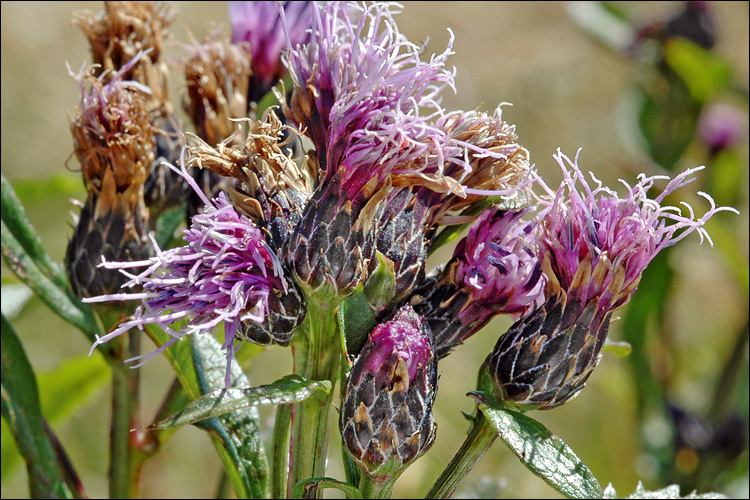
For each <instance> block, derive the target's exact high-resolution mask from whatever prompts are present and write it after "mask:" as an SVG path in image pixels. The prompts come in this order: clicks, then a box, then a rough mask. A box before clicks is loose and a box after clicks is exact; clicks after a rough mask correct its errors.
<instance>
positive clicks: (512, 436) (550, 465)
mask: <svg viewBox="0 0 750 500" xmlns="http://www.w3.org/2000/svg"><path fill="white" fill-rule="evenodd" d="M473 395H474V396H475V397H476V398H477V406H478V407H479V409H480V410H481V411H482V413H484V416H485V417H486V418H487V420H488V421H489V422H490V423H491V424H492V426H493V427H494V428H495V430H496V431H497V433H498V435H499V436H500V438H501V439H502V440H503V441H504V442H505V444H507V445H508V447H509V448H510V449H511V450H512V451H513V453H515V454H516V456H517V457H518V458H519V459H520V460H521V462H522V463H523V464H524V465H525V466H526V467H527V468H528V469H529V470H530V471H531V472H533V473H534V474H536V475H537V476H539V477H541V478H542V479H544V481H545V482H546V483H547V484H549V485H550V486H552V487H553V488H554V489H556V490H557V491H559V492H560V493H562V494H563V495H565V496H567V497H568V498H599V497H601V495H602V487H601V485H600V484H599V482H598V481H597V480H596V478H595V477H594V475H593V474H592V473H591V471H590V470H589V468H588V467H586V466H585V465H584V464H583V462H582V461H581V459H580V458H578V456H577V455H576V454H575V453H573V450H571V449H570V447H568V445H566V444H565V443H564V442H563V440H562V439H560V438H559V437H557V436H555V435H554V434H552V433H551V432H550V431H549V430H548V429H547V428H546V427H544V426H543V425H542V424H541V423H539V422H537V421H536V420H534V419H533V418H531V417H528V416H526V415H524V414H522V413H519V412H515V411H511V410H508V409H505V408H503V407H502V406H501V405H500V404H499V403H497V401H495V400H494V399H493V398H492V397H491V396H489V395H488V394H485V393H480V392H477V393H473Z"/></svg>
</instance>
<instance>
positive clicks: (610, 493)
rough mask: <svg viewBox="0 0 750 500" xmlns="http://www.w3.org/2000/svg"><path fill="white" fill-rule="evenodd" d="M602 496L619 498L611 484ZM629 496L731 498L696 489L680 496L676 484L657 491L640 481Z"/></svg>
mask: <svg viewBox="0 0 750 500" xmlns="http://www.w3.org/2000/svg"><path fill="white" fill-rule="evenodd" d="M602 498H618V497H617V492H616V491H615V489H614V487H613V486H612V485H611V484H610V485H608V486H607V488H606V489H605V490H604V495H603V497H602ZM627 498H634V499H635V498H667V499H682V498H729V497H728V496H726V495H722V494H721V493H701V494H698V493H696V492H695V491H693V492H691V493H688V494H687V495H686V496H684V497H683V496H680V487H679V486H678V485H676V484H672V485H670V486H667V487H666V488H662V489H660V490H656V491H648V490H646V488H644V487H643V483H641V482H640V481H638V487H637V488H636V489H635V492H634V493H633V494H632V495H630V496H628V497H627Z"/></svg>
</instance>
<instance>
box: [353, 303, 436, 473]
mask: <svg viewBox="0 0 750 500" xmlns="http://www.w3.org/2000/svg"><path fill="white" fill-rule="evenodd" d="M436 391H437V363H436V360H435V357H434V355H433V343H432V340H431V334H430V332H429V328H428V327H427V325H426V324H425V323H424V322H423V321H422V319H421V318H420V317H419V315H417V314H416V313H415V312H414V310H413V309H412V308H411V307H409V306H408V305H407V306H404V307H403V308H401V309H400V310H399V311H398V312H397V313H396V315H395V317H394V318H393V319H392V320H390V321H388V322H385V323H382V324H380V325H378V326H377V327H375V329H374V330H373V331H372V333H371V334H370V338H369V339H368V341H367V343H366V344H365V347H364V348H363V349H362V351H361V352H360V354H359V356H358V357H357V359H356V360H355V361H354V364H353V365H352V369H351V372H350V373H349V377H348V378H347V380H346V384H345V385H344V392H343V394H342V403H341V416H340V421H339V425H340V428H341V435H342V437H343V440H344V447H345V449H346V450H347V452H348V453H349V454H350V455H351V457H352V458H353V459H354V461H355V462H356V463H357V464H358V465H359V466H360V467H361V468H362V470H363V471H364V472H365V473H367V474H369V475H371V476H380V477H383V476H390V475H393V474H396V473H400V472H401V471H402V470H403V469H404V468H405V467H406V466H408V465H409V464H410V463H411V462H412V461H413V460H414V459H416V458H417V457H419V456H421V455H422V454H423V453H425V452H426V451H427V450H428V449H429V447H430V446H431V445H432V443H433V441H434V439H435V423H434V420H433V416H432V404H433V402H434V400H435V394H436Z"/></svg>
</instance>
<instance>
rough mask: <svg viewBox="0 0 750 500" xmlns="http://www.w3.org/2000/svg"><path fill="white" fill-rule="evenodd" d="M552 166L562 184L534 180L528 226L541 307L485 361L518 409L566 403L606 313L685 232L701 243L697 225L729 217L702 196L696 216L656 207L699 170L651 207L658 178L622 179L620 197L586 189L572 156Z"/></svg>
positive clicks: (593, 351) (592, 355) (591, 355)
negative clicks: (536, 191)
mask: <svg viewBox="0 0 750 500" xmlns="http://www.w3.org/2000/svg"><path fill="white" fill-rule="evenodd" d="M555 159H556V160H557V162H558V163H559V164H560V167H561V168H562V170H563V176H564V178H563V182H562V184H561V185H560V187H559V188H558V189H557V191H552V190H551V189H549V188H548V187H547V186H546V184H544V182H543V181H542V180H541V179H539V180H538V182H539V184H540V185H541V187H542V189H543V190H544V191H545V194H544V196H543V197H542V198H540V200H539V203H540V206H541V207H542V210H541V211H540V213H539V214H538V215H537V219H536V221H535V222H536V224H535V232H536V242H537V249H538V255H539V260H540V262H541V264H542V270H543V272H544V274H545V276H546V277H547V284H546V286H545V296H546V303H545V304H544V305H543V306H541V307H539V308H538V309H536V310H535V311H533V312H531V313H530V314H528V315H527V316H526V317H524V318H522V319H521V320H519V321H518V322H516V323H515V324H514V325H513V326H512V327H511V328H510V330H509V331H508V332H507V333H506V334H505V335H503V336H502V337H500V339H499V340H498V342H497V345H496V346H495V349H494V351H493V352H492V354H491V355H490V357H489V358H488V363H489V369H490V373H491V375H492V377H493V382H494V384H495V389H496V391H497V394H498V395H499V397H501V398H502V399H504V400H505V401H506V403H507V404H509V405H513V406H516V407H518V408H521V409H536V408H538V409H549V408H554V407H556V406H559V405H561V404H563V403H565V402H566V401H568V400H570V399H571V398H573V397H575V396H576V395H577V394H578V393H579V392H580V390H581V389H582V388H583V387H584V384H585V382H586V379H587V378H588V377H589V375H591V372H592V371H593V369H594V368H595V367H596V365H597V364H598V362H599V359H600V353H601V349H602V346H603V345H604V341H605V340H606V337H607V333H608V331H609V323H610V320H611V317H612V312H613V311H614V310H616V309H617V308H619V307H621V306H623V305H624V304H625V303H627V302H628V300H630V297H631V296H632V294H633V293H634V292H635V290H636V288H637V286H638V282H639V281H640V279H641V275H642V273H643V271H644V269H645V268H646V266H648V264H649V263H650V262H651V260H653V258H654V257H655V256H656V255H657V254H658V253H659V252H660V251H661V250H663V249H664V248H666V247H667V246H671V245H674V244H675V243H677V242H678V241H680V240H681V239H683V238H684V237H686V236H687V235H688V234H690V233H691V232H693V231H696V232H697V233H698V235H699V236H700V237H701V241H703V238H704V237H705V238H706V239H708V240H709V242H710V241H711V240H710V237H709V236H708V233H707V232H706V230H705V228H704V224H705V223H706V221H708V219H710V218H711V217H712V216H713V215H714V214H716V213H717V212H720V211H723V210H730V211H735V212H736V210H734V209H732V208H728V207H716V205H715V204H714V202H713V200H712V199H711V197H709V196H708V195H707V194H705V193H698V194H699V195H701V196H703V197H704V198H706V199H707V200H708V201H709V203H710V206H711V208H710V210H708V212H706V213H705V214H704V215H703V216H702V217H700V218H695V216H694V214H693V210H692V208H691V207H690V206H689V205H687V204H685V203H683V205H684V206H685V208H686V209H687V211H688V215H687V216H685V215H683V214H682V213H681V211H680V209H678V208H677V207H671V206H661V203H662V202H663V201H664V199H665V197H666V196H667V195H669V194H670V193H673V192H674V191H676V190H677V189H678V188H680V187H682V186H684V185H686V184H688V183H690V182H692V181H693V180H694V178H691V176H692V175H693V174H694V173H695V172H697V171H699V170H701V169H702V167H700V168H694V169H691V170H687V171H685V172H683V173H682V174H680V175H678V176H677V177H675V178H674V179H672V180H671V181H669V182H668V183H667V185H666V186H665V188H664V190H663V191H662V192H661V193H660V194H659V195H658V196H656V197H655V198H654V199H649V198H648V195H647V193H648V191H649V190H651V189H652V188H653V187H654V185H655V184H656V182H657V181H658V180H668V179H669V178H668V177H665V176H653V177H647V176H645V175H643V174H641V175H640V176H639V178H638V183H637V184H636V185H635V186H632V187H631V186H629V185H628V184H626V183H625V182H624V181H622V182H623V184H625V187H626V188H627V194H626V195H625V196H624V197H622V198H620V197H619V196H618V195H617V193H616V192H615V191H613V190H611V189H609V188H607V187H605V186H603V185H602V184H601V182H600V181H598V180H597V179H596V178H595V177H594V176H593V175H592V180H593V182H594V187H593V188H592V187H591V185H590V184H589V183H588V181H587V180H586V178H585V176H584V175H583V173H582V172H581V170H580V169H579V168H578V158H577V157H576V160H575V161H571V160H570V159H569V158H568V157H566V156H565V155H563V154H562V153H560V152H558V154H557V155H556V156H555ZM566 164H567V166H566ZM568 167H570V169H569V168H568ZM579 183H580V185H581V186H582V188H583V191H580V192H579V191H578V184H579Z"/></svg>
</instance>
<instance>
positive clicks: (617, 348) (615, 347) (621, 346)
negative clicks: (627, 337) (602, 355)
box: [602, 339, 633, 358]
mask: <svg viewBox="0 0 750 500" xmlns="http://www.w3.org/2000/svg"><path fill="white" fill-rule="evenodd" d="M602 351H604V352H611V353H612V354H614V355H615V356H617V357H618V358H626V357H628V356H630V353H631V352H633V346H632V345H630V344H628V343H627V342H614V341H612V340H609V339H607V340H606V341H605V342H604V346H603V347H602Z"/></svg>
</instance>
